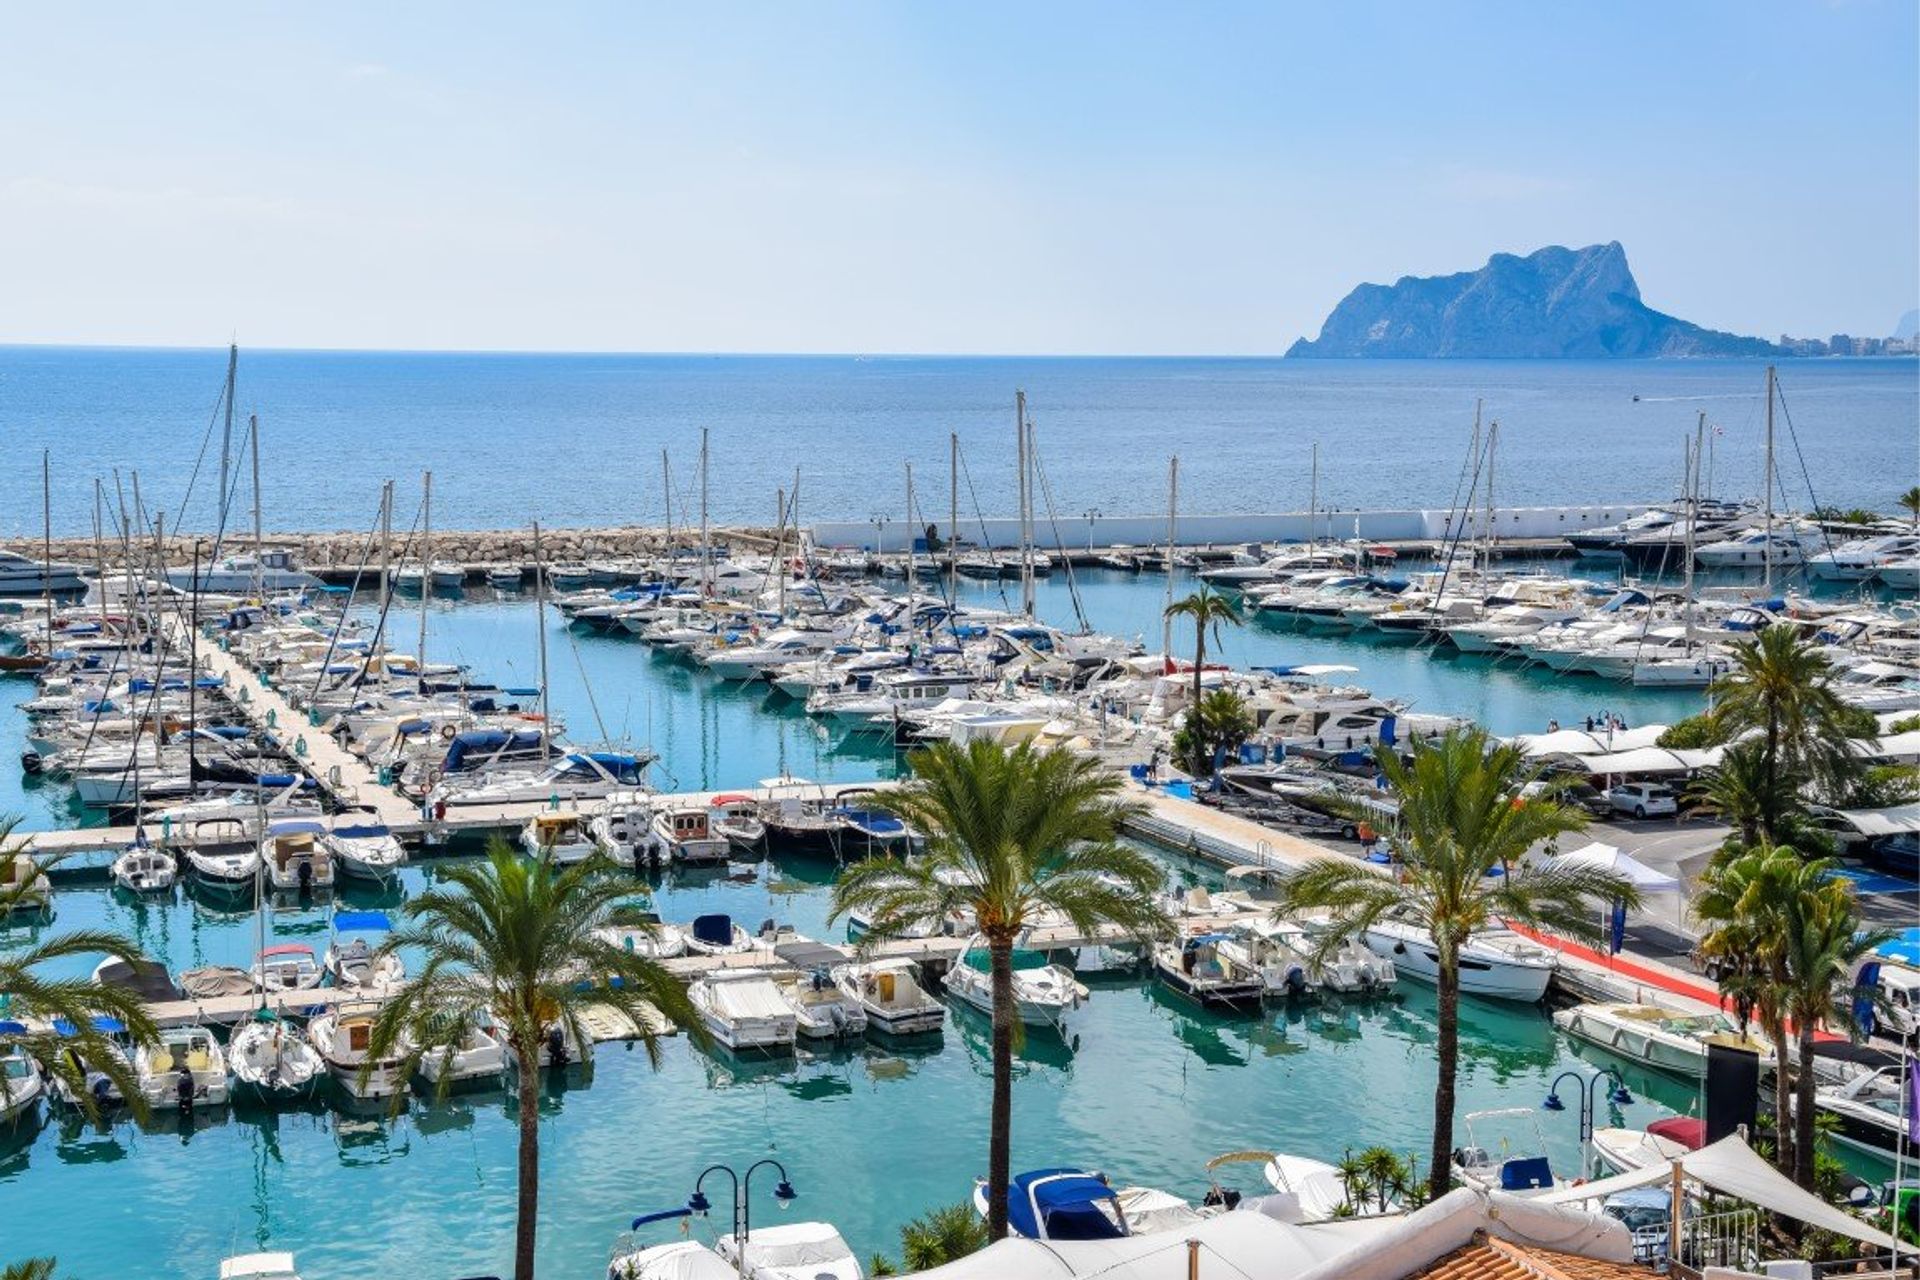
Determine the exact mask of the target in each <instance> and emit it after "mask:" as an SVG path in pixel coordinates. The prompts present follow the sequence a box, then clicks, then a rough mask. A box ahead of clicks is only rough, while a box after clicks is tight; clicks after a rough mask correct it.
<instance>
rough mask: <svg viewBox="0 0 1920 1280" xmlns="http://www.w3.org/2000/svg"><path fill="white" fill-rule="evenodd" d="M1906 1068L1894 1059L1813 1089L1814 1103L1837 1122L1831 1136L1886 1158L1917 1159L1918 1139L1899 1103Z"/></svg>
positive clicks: (1919, 1145) (1918, 1156)
mask: <svg viewBox="0 0 1920 1280" xmlns="http://www.w3.org/2000/svg"><path fill="white" fill-rule="evenodd" d="M1907 1069H1910V1068H1903V1067H1902V1066H1901V1064H1899V1063H1898V1062H1895V1063H1893V1064H1891V1065H1888V1066H1883V1067H1879V1068H1876V1069H1874V1070H1872V1071H1862V1072H1859V1073H1858V1074H1856V1075H1854V1076H1853V1077H1852V1078H1851V1079H1848V1080H1845V1081H1843V1082H1842V1083H1839V1084H1831V1085H1822V1086H1820V1087H1819V1088H1818V1089H1816V1090H1815V1092H1814V1104H1815V1106H1816V1107H1818V1108H1819V1110H1821V1111H1824V1112H1825V1113H1826V1114H1828V1115H1830V1116H1832V1117H1833V1118H1834V1119H1835V1120H1836V1121H1838V1125H1837V1126H1836V1128H1835V1129H1834V1132H1833V1136H1834V1137H1835V1138H1837V1139H1838V1140H1839V1141H1841V1142H1844V1143H1846V1144H1847V1145H1848V1146H1850V1147H1854V1148H1857V1149H1858V1150H1861V1151H1867V1152H1871V1153H1873V1154H1876V1155H1879V1156H1881V1157H1882V1158H1884V1159H1887V1160H1913V1159H1915V1158H1920V1141H1916V1140H1915V1138H1914V1136H1913V1130H1912V1128H1911V1127H1910V1123H1909V1122H1910V1120H1911V1117H1909V1116H1907V1115H1906V1113H1905V1111H1904V1109H1903V1107H1902V1105H1901V1094H1902V1092H1903V1089H1902V1086H1903V1084H1905V1083H1907V1082H1906V1080H1905V1078H1904V1076H1903V1070H1907Z"/></svg>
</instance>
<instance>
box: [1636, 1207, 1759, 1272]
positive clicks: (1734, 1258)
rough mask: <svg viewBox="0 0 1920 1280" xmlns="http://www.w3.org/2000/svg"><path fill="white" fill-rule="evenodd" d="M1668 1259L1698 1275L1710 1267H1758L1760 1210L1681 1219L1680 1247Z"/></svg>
mask: <svg viewBox="0 0 1920 1280" xmlns="http://www.w3.org/2000/svg"><path fill="white" fill-rule="evenodd" d="M1663 1234H1664V1233H1663ZM1635 1243H1636V1245H1637V1244H1638V1240H1637V1239H1636V1241H1635ZM1668 1260H1669V1262H1670V1263H1672V1264H1673V1270H1674V1271H1675V1272H1676V1273H1678V1274H1682V1275H1698V1274H1699V1273H1701V1272H1703V1271H1705V1270H1706V1269H1707V1268H1708V1267H1728V1268H1731V1269H1732V1270H1735V1271H1758V1270H1759V1269H1760V1210H1758V1209H1755V1208H1751V1207H1743V1208H1738V1209H1724V1210H1721V1211H1719V1212H1717V1213H1701V1214H1694V1215H1690V1216H1688V1217H1687V1218H1685V1219H1684V1220H1683V1221H1682V1222H1681V1223H1680V1249H1679V1251H1678V1253H1677V1255H1674V1256H1672V1257H1670V1258H1669V1259H1668Z"/></svg>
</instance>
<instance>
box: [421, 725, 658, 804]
mask: <svg viewBox="0 0 1920 1280" xmlns="http://www.w3.org/2000/svg"><path fill="white" fill-rule="evenodd" d="M457 744H458V740H457V739H456V745H457ZM450 751H451V749H450ZM653 760H654V757H653V756H652V755H651V754H647V755H634V754H632V753H629V752H624V751H572V752H568V753H567V754H566V755H565V756H563V757H561V758H560V759H558V760H555V761H554V762H553V763H552V764H550V765H548V766H547V767H546V768H544V769H541V770H539V771H538V772H535V773H508V774H504V775H497V776H496V775H490V774H483V775H482V776H481V777H480V778H479V779H477V780H468V779H462V781H461V782H460V783H458V784H456V783H454V782H453V780H452V779H451V778H449V779H448V780H447V781H446V782H443V783H442V784H441V785H440V786H438V787H436V788H434V790H433V791H432V793H431V798H432V799H433V800H434V802H436V803H441V802H444V803H446V804H447V805H450V806H454V807H458V806H460V805H469V804H527V803H534V804H539V803H543V802H544V803H554V802H560V803H565V802H567V801H580V800H600V799H604V798H606V797H607V796H611V795H615V794H618V793H619V792H623V791H641V790H644V789H645V788H646V785H647V777H646V773H647V766H648V765H650V764H652V763H653Z"/></svg>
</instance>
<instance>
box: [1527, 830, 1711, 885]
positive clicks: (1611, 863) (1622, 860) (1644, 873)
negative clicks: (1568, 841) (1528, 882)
mask: <svg viewBox="0 0 1920 1280" xmlns="http://www.w3.org/2000/svg"><path fill="white" fill-rule="evenodd" d="M1546 865H1547V866H1549V867H1587V868H1591V869H1592V870H1595V871H1611V872H1612V873H1613V874H1614V875H1617V876H1621V877H1623V878H1625V879H1626V880H1627V881H1628V882H1630V883H1631V884H1632V885H1633V886H1634V887H1635V888H1636V889H1640V890H1642V891H1643V892H1646V893H1672V892H1674V891H1676V890H1678V889H1679V888H1680V881H1679V880H1677V879H1675V878H1674V877H1673V876H1670V875H1668V874H1667V873H1666V872H1664V871H1656V870H1654V869H1653V868H1652V867H1650V866H1648V865H1647V864H1646V863H1644V862H1641V861H1640V860H1639V859H1638V858H1635V857H1634V856H1633V855H1632V854H1630V853H1623V852H1621V851H1620V850H1619V849H1617V848H1615V847H1614V846H1613V845H1610V844H1602V843H1600V842H1599V841H1597V840H1596V841H1594V843H1592V844H1590V845H1588V846H1586V847H1585V848H1584V849H1575V850H1573V851H1572V852H1570V853H1563V854H1560V855H1559V856H1558V857H1555V858H1549V859H1548V860H1547V862H1546Z"/></svg>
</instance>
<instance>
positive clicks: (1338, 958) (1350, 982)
mask: <svg viewBox="0 0 1920 1280" xmlns="http://www.w3.org/2000/svg"><path fill="white" fill-rule="evenodd" d="M1296 923H1297V924H1299V925H1300V927H1301V928H1302V929H1303V930H1304V931H1305V932H1306V935H1307V938H1308V940H1309V942H1310V944H1311V945H1312V946H1314V947H1318V946H1319V944H1320V937H1321V934H1322V932H1323V931H1324V930H1325V929H1326V928H1327V927H1328V926H1327V922H1326V921H1325V920H1324V919H1317V918H1315V917H1313V916H1306V917H1303V918H1300V919H1298V920H1296ZM1318 976H1319V979H1320V985H1321V986H1323V987H1325V988H1326V989H1327V990H1328V991H1334V992H1338V993H1339V994H1341V995H1378V994H1380V993H1382V992H1387V991H1391V990H1393V987H1394V984H1395V983H1396V982H1398V981H1399V980H1400V973H1399V970H1397V969H1396V968H1394V964H1393V961H1392V960H1389V959H1388V958H1387V957H1386V956H1382V955H1375V954H1374V952H1373V951H1372V949H1371V948H1369V947H1368V946H1367V945H1366V944H1365V943H1362V942H1357V941H1355V940H1354V939H1352V938H1347V939H1344V940H1342V941H1341V943H1340V945H1339V946H1338V947H1336V948H1335V949H1334V950H1333V951H1332V952H1330V953H1329V954H1328V955H1327V956H1326V958H1325V959H1323V960H1321V961H1320V965H1319V971H1318Z"/></svg>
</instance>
